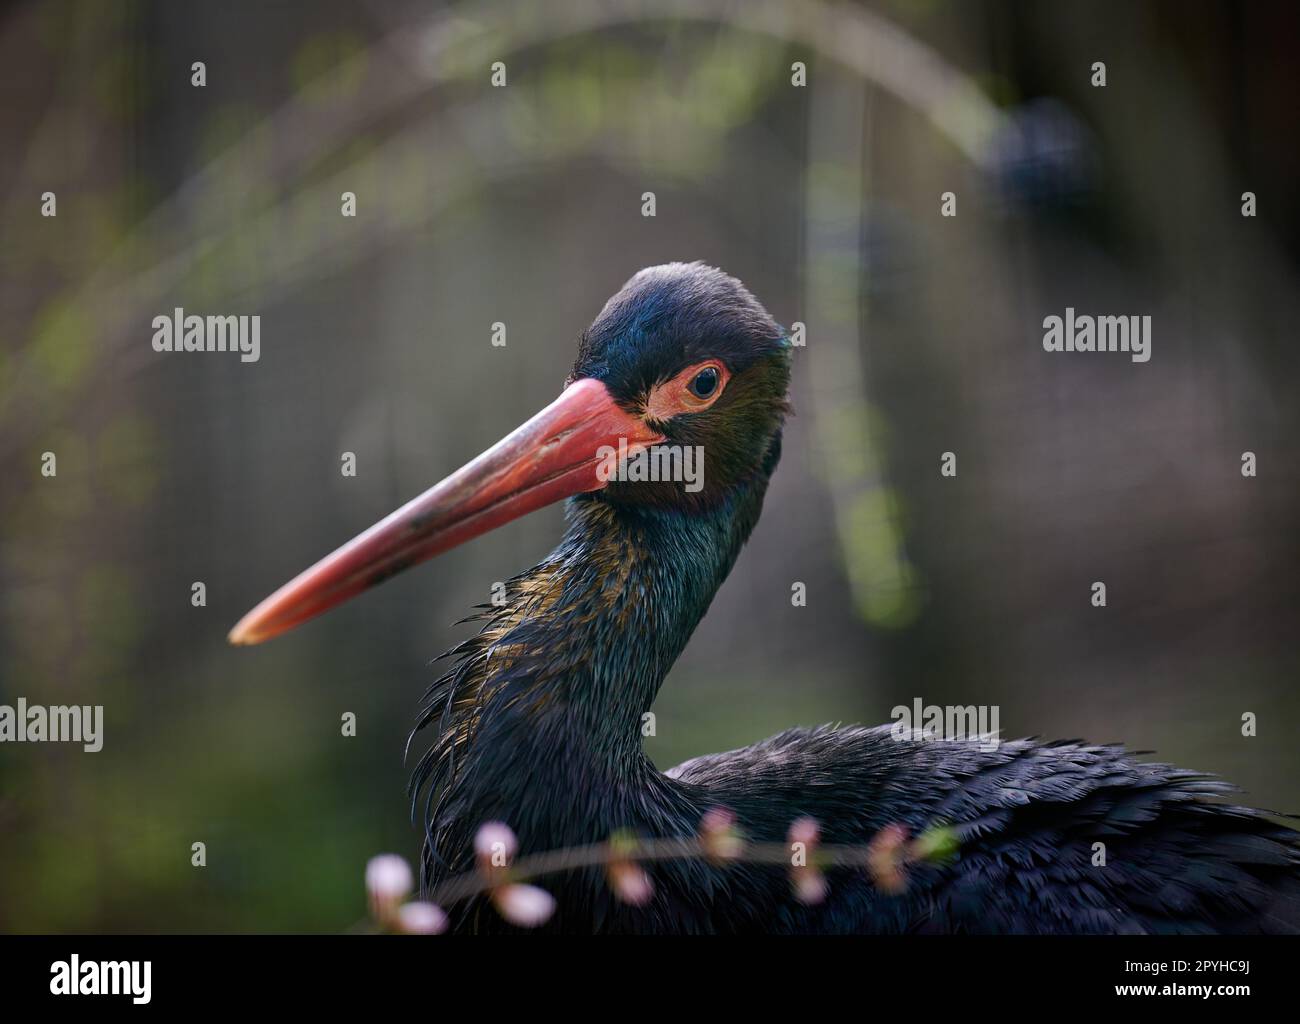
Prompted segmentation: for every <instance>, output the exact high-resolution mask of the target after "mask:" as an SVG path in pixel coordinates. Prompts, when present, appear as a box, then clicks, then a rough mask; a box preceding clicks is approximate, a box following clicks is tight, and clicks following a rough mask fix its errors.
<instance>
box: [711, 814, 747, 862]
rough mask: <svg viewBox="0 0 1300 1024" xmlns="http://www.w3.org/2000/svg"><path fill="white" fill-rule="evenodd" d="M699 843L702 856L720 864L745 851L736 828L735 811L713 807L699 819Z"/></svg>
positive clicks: (735, 857)
mask: <svg viewBox="0 0 1300 1024" xmlns="http://www.w3.org/2000/svg"><path fill="white" fill-rule="evenodd" d="M700 844H701V845H702V846H703V847H704V856H705V857H707V858H708V859H709V860H711V861H713V862H714V863H717V864H721V863H724V862H726V861H730V860H736V859H737V858H738V857H740V855H741V854H743V853H744V852H745V842H744V840H743V839H742V838H741V836H740V833H739V832H738V831H737V830H736V813H735V811H732V810H731V809H729V808H727V807H714V808H712V809H711V810H709V811H707V812H705V815H704V817H703V818H701V819H700Z"/></svg>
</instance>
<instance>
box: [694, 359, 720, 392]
mask: <svg viewBox="0 0 1300 1024" xmlns="http://www.w3.org/2000/svg"><path fill="white" fill-rule="evenodd" d="M688 388H689V390H690V392H691V394H692V395H694V396H695V397H696V398H709V397H711V396H712V395H713V392H715V391H717V390H718V370H717V367H715V366H706V367H705V368H704V369H703V370H701V371H700V372H699V373H697V374H696V375H695V378H694V379H693V380H692V381H691V383H690V384H689V385H688Z"/></svg>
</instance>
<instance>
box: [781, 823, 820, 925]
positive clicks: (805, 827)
mask: <svg viewBox="0 0 1300 1024" xmlns="http://www.w3.org/2000/svg"><path fill="white" fill-rule="evenodd" d="M820 836H821V826H819V825H818V824H817V821H816V819H814V818H808V817H803V818H796V819H795V820H794V821H792V822H791V823H790V831H789V834H788V836H787V838H788V840H789V842H790V854H791V856H790V883H791V885H793V886H794V895H795V899H797V900H798V901H799V902H800V903H804V904H808V905H809V906H812V905H815V904H818V903H821V902H822V900H824V899H826V892H827V885H826V876H825V875H824V874H822V872H821V869H820V868H819V867H818V866H817V862H816V860H815V857H816V854H817V843H818V840H819V838H820Z"/></svg>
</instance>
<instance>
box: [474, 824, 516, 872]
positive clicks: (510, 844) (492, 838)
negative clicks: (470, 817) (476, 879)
mask: <svg viewBox="0 0 1300 1024" xmlns="http://www.w3.org/2000/svg"><path fill="white" fill-rule="evenodd" d="M518 852H519V840H518V839H516V838H515V834H514V833H513V832H511V831H510V827H509V826H508V825H504V824H502V823H501V822H499V821H489V822H488V823H487V824H485V825H483V826H482V827H481V828H480V829H479V830H478V834H477V835H475V836H474V853H475V854H477V856H478V863H479V867H480V868H481V869H482V870H483V871H485V872H493V871H501V870H502V869H504V868H507V867H509V866H510V862H511V861H512V860H514V858H515V854H516V853H518Z"/></svg>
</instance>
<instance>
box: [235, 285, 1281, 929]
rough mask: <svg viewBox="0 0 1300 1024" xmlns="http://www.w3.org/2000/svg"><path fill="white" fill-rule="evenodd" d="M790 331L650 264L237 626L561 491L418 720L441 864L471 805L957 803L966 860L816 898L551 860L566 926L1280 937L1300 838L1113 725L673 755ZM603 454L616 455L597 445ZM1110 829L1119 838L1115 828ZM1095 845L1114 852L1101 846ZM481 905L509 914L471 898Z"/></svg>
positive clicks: (764, 813)
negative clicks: (454, 456) (634, 901)
mask: <svg viewBox="0 0 1300 1024" xmlns="http://www.w3.org/2000/svg"><path fill="white" fill-rule="evenodd" d="M790 367H791V349H790V343H789V339H788V335H787V333H786V332H785V331H784V330H783V329H782V328H781V327H780V326H778V324H777V323H776V322H775V321H774V320H773V319H772V317H771V316H769V315H768V313H767V311H766V310H765V309H764V308H763V306H762V305H760V304H759V302H758V301H757V300H756V299H755V298H754V297H753V295H751V294H750V292H749V291H748V290H747V289H746V288H745V287H744V285H742V284H741V283H740V282H739V281H737V280H736V279H735V278H733V277H730V276H728V275H727V274H725V273H723V272H721V271H719V270H716V269H713V268H710V267H707V266H704V265H702V264H699V263H693V264H681V263H673V264H668V265H665V266H658V267H651V268H648V269H645V270H642V271H641V272H640V273H638V274H636V275H635V276H634V277H632V279H631V280H629V281H628V282H627V284H626V285H625V286H624V287H623V289H622V290H621V291H619V292H618V294H617V295H615V296H614V297H613V298H611V299H610V300H609V301H608V302H607V303H606V304H605V307H604V309H603V310H602V311H601V313H600V315H599V316H598V317H597V318H596V320H595V321H594V322H593V323H592V325H591V326H590V327H589V328H588V329H587V330H586V331H585V332H584V333H583V335H582V338H581V341H580V344H579V349H578V359H577V363H576V365H575V366H574V368H573V372H572V373H571V374H570V375H569V377H568V380H567V381H566V383H565V386H564V390H563V391H562V393H561V394H560V396H559V398H557V399H556V400H555V401H554V402H553V403H551V405H549V406H547V407H546V408H545V409H543V410H542V411H541V412H539V413H538V414H537V415H536V416H534V417H533V418H532V419H530V420H528V421H527V422H526V423H524V424H523V425H522V426H520V427H519V428H518V429H517V430H515V431H514V432H513V433H511V434H510V435H508V436H507V437H505V438H504V439H503V440H501V441H499V442H498V443H497V444H496V445H494V446H493V447H491V448H489V449H488V450H487V451H485V452H484V453H483V454H481V455H479V456H478V457H477V458H475V459H474V460H473V461H471V462H469V463H468V464H467V465H465V466H464V467H463V468H461V469H460V470H458V471H457V472H455V473H453V474H452V475H451V476H449V477H447V478H446V479H445V480H443V481H442V482H441V483H439V484H437V485H435V486H434V487H433V488H431V489H430V490H428V491H426V492H425V493H424V494H422V495H420V496H419V497H417V498H415V499H414V500H413V501H411V502H409V503H408V504H407V505H405V506H403V507H402V508H400V509H398V510H397V511H396V512H394V513H392V514H391V515H389V516H388V517H387V518H385V519H384V520H382V521H381V522H379V523H377V524H376V525H374V526H372V527H371V528H370V529H369V530H367V531H365V532H364V533H362V534H360V535H359V536H358V537H356V538H355V539H354V540H352V541H351V542H349V543H348V544H346V545H344V546H343V547H341V548H339V549H338V550H337V551H335V552H334V553H333V554H331V555H329V556H328V557H326V558H325V559H323V560H322V561H320V562H319V563H317V564H316V565H315V566H313V567H312V568H310V569H308V570H306V571H305V572H304V573H302V574H301V575H300V576H298V577H297V578H296V579H294V580H292V581H291V582H289V583H288V584H286V585H285V586H284V587H282V588H281V589H280V590H279V591H277V592H276V593H275V594H273V595H272V596H271V597H269V598H267V599H266V600H265V601H263V602H262V603H261V604H260V605H258V606H257V607H256V608H255V609H254V610H253V611H251V612H250V613H249V614H248V615H247V616H245V617H244V619H243V620H242V621H240V623H239V624H238V625H237V626H236V627H235V628H234V630H232V631H231V634H230V640H231V641H232V642H233V643H236V644H255V643H260V642H261V641H263V640H266V639H268V638H270V637H273V636H275V635H277V634H279V633H282V632H284V631H285V630H287V629H289V628H291V627H293V626H296V625H298V624H300V623H302V622H304V621H306V620H307V619H310V618H312V617H313V616H316V615H318V614H320V613H321V612H324V611H325V610H326V609H328V608H330V607H332V606H334V605H337V604H338V603H340V602H341V601H344V600H345V599H347V598H349V597H351V596H353V595H355V594H358V593H360V592H361V591H363V590H365V589H367V588H369V587H372V586H374V585H375V584H377V583H380V582H382V581H383V580H386V579H388V578H389V577H391V576H393V575H394V574H395V573H398V572H401V571H402V570H403V569H406V568H408V567H410V566H412V565H414V564H416V563H417V562H421V561H423V560H425V559H427V558H430V557H432V556H434V555H436V554H438V553H440V552H443V551H446V550H447V549H449V548H451V547H454V546H456V545H458V544H462V543H464V542H465V541H468V540H470V539H471V538H473V537H476V536H478V535H480V534H482V533H485V532H487V531H488V530H491V529H493V528H494V527H497V526H499V525H501V524H503V523H506V522H508V521H510V520H512V519H515V518H516V517H518V516H521V515H523V514H525V513H527V512H530V511H532V510H534V509H538V508H541V507H542V506H545V505H549V504H551V503H552V502H555V501H558V500H559V499H561V498H567V499H568V506H567V520H568V526H567V529H566V531H565V534H564V538H563V540H561V542H560V544H559V546H558V547H557V548H556V549H555V550H554V551H552V552H551V553H550V554H549V555H548V556H546V558H544V559H543V560H542V561H541V562H540V563H539V564H537V565H536V566H534V567H533V568H531V569H529V570H527V571H526V572H524V573H522V574H520V575H519V576H516V577H515V578H514V579H512V580H510V581H509V583H508V584H507V595H506V600H505V603H504V604H503V605H500V606H488V607H485V609H484V610H482V611H481V613H480V614H479V615H478V616H476V618H479V619H481V620H482V622H483V625H482V629H481V631H480V632H479V633H477V635H475V636H473V637H472V638H471V639H469V640H466V641H465V642H463V643H461V644H460V645H459V646H457V647H455V648H454V649H453V650H451V651H449V652H448V653H447V655H445V656H444V657H450V658H451V659H453V660H452V667H451V668H450V670H449V671H447V672H446V674H445V675H443V676H442V677H441V678H440V679H438V680H437V681H436V682H435V683H434V684H433V686H432V687H431V688H430V690H429V693H428V695H427V698H428V699H427V703H426V706H425V709H424V712H423V715H422V717H421V719H420V722H419V726H417V730H418V729H419V728H425V727H427V728H428V729H429V730H430V731H431V733H432V744H431V746H430V748H429V750H428V751H427V753H425V754H424V756H423V758H422V759H421V760H420V762H419V766H418V768H417V769H416V772H415V776H414V779H413V780H412V796H413V809H414V810H415V811H416V813H419V812H420V801H419V797H420V794H421V793H423V794H424V795H425V799H424V806H423V814H424V817H425V825H426V829H425V835H426V843H425V850H424V868H425V877H426V882H427V883H434V882H437V881H439V880H440V879H445V878H447V877H449V876H451V875H454V874H457V873H460V872H463V871H467V870H472V869H473V867H474V864H475V854H474V850H473V845H474V837H475V833H476V831H477V829H478V828H479V827H480V825H482V824H483V823H485V822H489V821H496V820H499V821H503V822H507V823H509V825H510V826H512V827H513V829H514V830H515V832H516V833H517V836H518V840H519V845H520V849H521V850H522V851H524V852H528V851H544V850H552V849H559V848H567V847H573V846H578V845H581V844H588V843H594V842H598V841H600V840H603V839H606V838H607V837H609V836H610V835H611V834H613V833H615V832H619V831H625V832H631V833H635V834H638V835H640V836H642V837H647V838H649V837H682V836H692V835H695V834H697V830H698V827H699V823H700V821H701V818H702V816H703V815H705V814H706V812H708V811H709V810H710V809H711V808H717V807H723V808H729V809H730V811H731V812H732V813H733V814H734V816H735V819H736V821H737V823H738V826H739V828H740V830H742V831H743V832H744V833H745V834H746V835H747V836H748V837H750V838H752V839H755V840H763V841H768V842H781V841H783V840H784V839H785V838H786V837H787V835H788V831H789V829H790V826H791V823H792V822H793V821H795V820H796V819H800V818H803V817H804V816H808V817H811V818H814V819H816V821H817V822H819V823H820V825H821V829H822V831H821V840H822V841H823V842H825V843H835V844H864V843H869V841H870V840H871V839H872V837H877V836H879V835H881V834H882V833H883V832H885V831H886V830H890V829H895V830H897V829H900V828H901V829H903V830H908V832H909V833H910V834H913V835H915V834H917V833H920V832H922V831H923V830H926V829H929V828H931V827H932V826H933V825H934V824H935V823H940V822H942V823H946V825H947V826H948V828H950V829H951V832H952V834H953V835H954V836H955V838H956V841H957V847H958V848H957V853H956V856H955V858H954V859H952V860H949V861H947V862H937V861H936V862H933V863H929V862H926V863H920V864H917V865H915V866H914V868H913V870H911V872H910V875H909V878H908V884H907V885H906V887H904V888H902V889H901V891H899V890H898V889H897V888H895V887H884V886H881V885H878V884H876V881H877V880H875V879H873V878H872V877H870V875H869V874H868V873H863V872H857V871H851V870H847V869H845V870H840V871H834V872H832V873H831V874H830V875H829V883H830V895H829V897H828V898H826V899H825V900H823V901H822V902H820V903H816V904H814V905H806V904H805V903H802V902H799V901H797V900H796V899H794V898H793V897H792V895H791V891H790V884H789V879H788V877H787V874H786V871H785V870H783V869H781V868H777V867H772V866H763V865H754V864H745V863H733V864H726V865H721V864H717V863H716V862H713V861H709V860H707V859H703V858H694V859H684V860H679V861H664V862H660V863H655V864H654V865H652V866H650V867H649V868H648V871H649V873H650V875H651V876H652V880H653V893H652V895H651V896H650V898H649V900H648V901H647V902H645V903H644V904H643V905H640V906H633V905H629V904H628V903H625V902H620V901H619V900H618V899H617V898H616V895H615V894H614V893H613V892H611V891H610V889H609V887H608V885H607V884H606V882H605V880H604V877H603V875H602V874H601V873H600V872H599V871H597V870H594V869H582V870H579V871H575V872H570V873H568V874H565V875H557V876H555V877H552V878H548V879H546V880H545V884H546V885H547V887H548V888H550V889H551V891H552V892H553V893H554V894H555V896H556V901H557V906H558V910H557V911H556V913H555V916H554V917H553V918H552V919H551V920H550V922H549V923H548V925H547V927H548V928H550V929H552V930H560V931H569V932H592V931H609V932H613V931H618V932H723V933H744V932H764V931H769V932H904V931H920V932H1020V933H1024V932H1029V933H1116V932H1120V933H1129V932H1233V933H1236V932H1278V931H1295V930H1296V929H1297V927H1298V925H1297V922H1298V921H1300V907H1298V904H1300V898H1298V897H1300V844H1298V843H1297V835H1300V833H1296V832H1294V831H1292V830H1290V829H1287V828H1284V827H1281V826H1279V825H1276V824H1274V823H1273V822H1271V821H1270V820H1269V819H1268V817H1266V816H1265V814H1264V813H1263V812H1260V811H1256V810H1252V809H1249V808H1245V807H1239V806H1232V805H1230V804H1227V803H1224V802H1221V801H1220V800H1219V798H1220V797H1221V796H1222V795H1223V794H1225V793H1226V792H1229V791H1230V790H1231V787H1229V786H1228V785H1227V784H1225V783H1223V782H1221V781H1218V780H1217V779H1215V778H1213V777H1209V776H1206V775H1205V774H1202V773H1199V772H1194V771H1186V770H1182V769H1178V768H1174V767H1172V766H1169V765H1164V764H1150V763H1142V762H1139V761H1138V760H1136V759H1135V757H1133V756H1132V755H1130V754H1128V753H1126V752H1125V751H1124V750H1123V749H1122V748H1119V747H1115V746H1089V745H1086V744H1084V743H1081V742H1062V743H1038V742H1034V741H1030V740H1016V741H1007V742H1003V743H1001V744H1000V745H998V746H997V747H996V749H989V747H990V746H991V745H990V744H987V743H986V744H980V743H972V742H966V741H960V740H955V741H943V740H940V741H929V742H900V741H898V740H896V739H894V737H893V736H892V735H891V731H890V729H889V728H888V727H879V728H861V727H846V728H831V727H821V728H815V729H791V730H788V731H786V732H783V733H781V734H779V735H777V736H774V737H772V738H770V739H767V740H764V741H763V742H761V743H757V744H755V745H754V746H751V747H746V748H744V749H741V750H733V751H729V752H727V753H721V754H711V755H707V756H704V757H698V758H695V759H693V760H690V761H687V762H686V763H685V764H682V765H679V766H677V767H676V768H673V769H672V770H670V771H667V772H661V771H659V770H658V769H657V768H656V767H655V766H654V764H653V763H651V761H650V759H649V758H648V757H646V755H645V753H644V752H643V750H642V734H641V726H642V716H643V715H644V714H645V713H646V712H647V711H648V710H649V709H650V707H651V704H652V702H653V701H654V699H655V695H656V694H657V693H658V691H659V687H660V685H661V684H662V683H663V681H664V678H665V676H666V675H667V674H668V671H669V669H670V668H671V667H672V665H673V662H674V661H675V660H676V658H677V657H678V655H679V654H680V653H681V652H682V649H683V648H684V647H685V645H686V642H687V639H688V638H689V637H690V635H691V633H692V631H693V630H694V629H695V627H696V624H697V623H698V622H699V621H700V619H701V617H702V616H703V615H704V613H705V611H706V610H707V609H708V607H709V602H710V601H712V600H713V596H714V594H715V593H716V592H717V590H718V588H719V587H720V586H721V585H722V582H723V580H725V579H726V577H727V573H728V572H729V571H730V569H731V567H732V565H733V563H734V562H735V561H736V557H737V556H738V555H739V553H740V549H741V547H742V546H743V545H744V543H745V541H746V539H747V538H748V537H749V534H750V531H752V530H753V528H754V525H755V523H757V522H758V517H759V513H760V510H761V508H762V504H763V496H764V493H765V492H766V490H767V485H768V480H769V479H770V477H771V475H772V472H773V470H775V468H776V465H777V461H778V459H779V457H780V454H781V431H782V423H783V420H784V417H785V415H786V413H787V411H788V406H787V402H786V390H787V385H788V383H789V379H790ZM620 442H623V443H624V444H625V445H626V448H625V450H622V451H623V454H624V456H625V457H626V458H628V459H630V458H633V457H635V456H637V455H638V454H639V453H642V452H645V451H648V450H651V449H653V448H655V447H656V446H658V447H664V446H668V445H680V446H696V445H698V446H700V447H701V448H702V450H703V453H704V473H703V486H702V487H698V486H697V488H695V489H693V490H692V489H688V488H687V487H685V486H684V485H683V484H682V483H681V482H680V481H679V482H676V483H674V482H672V481H665V480H659V481H657V482H655V481H646V480H640V481H634V480H628V479H619V478H618V477H619V476H620V474H618V473H615V474H613V477H614V478H612V479H611V478H610V474H609V473H608V471H605V472H602V470H601V466H602V465H605V466H606V467H608V451H609V449H610V448H613V449H616V450H620V449H619V445H620ZM602 453H603V455H602ZM1096 844H1104V847H1099V846H1097V845H1096ZM1098 850H1104V859H1105V862H1104V865H1102V864H1100V863H1098V860H1099V858H1098V857H1097V852H1098ZM454 925H455V927H456V928H458V929H461V930H491V929H495V928H503V929H504V928H509V927H510V926H508V925H506V924H505V923H504V922H502V921H500V919H498V918H497V917H496V916H495V915H493V914H492V913H490V912H484V907H483V906H482V905H481V904H479V903H470V904H469V905H468V906H466V907H465V908H463V909H462V910H461V911H460V912H459V913H457V914H456V915H455V917H454Z"/></svg>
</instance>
